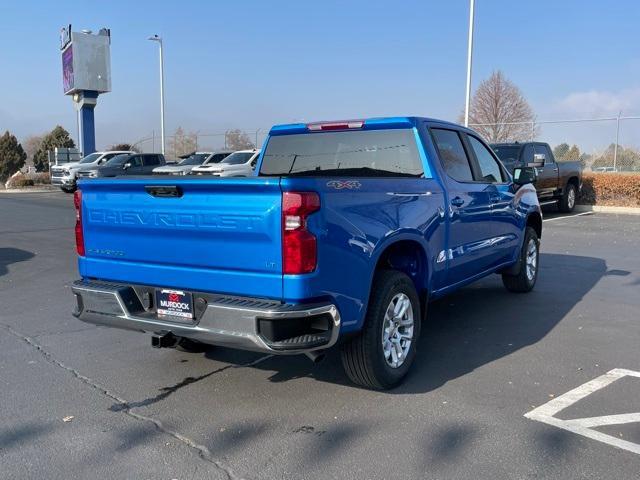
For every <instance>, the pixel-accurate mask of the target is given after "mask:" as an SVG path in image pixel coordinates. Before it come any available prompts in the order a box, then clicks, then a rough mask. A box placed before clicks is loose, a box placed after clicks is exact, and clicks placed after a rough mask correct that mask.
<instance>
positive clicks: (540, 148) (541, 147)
mask: <svg viewBox="0 0 640 480" xmlns="http://www.w3.org/2000/svg"><path fill="white" fill-rule="evenodd" d="M535 149H536V153H542V154H544V156H545V157H546V158H545V161H544V163H553V155H551V152H550V151H549V147H547V146H546V145H540V144H536V146H535Z"/></svg>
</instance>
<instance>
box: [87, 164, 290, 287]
mask: <svg viewBox="0 0 640 480" xmlns="http://www.w3.org/2000/svg"><path fill="white" fill-rule="evenodd" d="M154 187H165V191H164V192H162V191H160V195H159V194H158V191H159V189H158V188H154ZM166 187H168V190H167V188H166ZM174 187H175V188H174ZM80 189H81V191H82V204H83V210H82V218H83V230H84V240H85V251H86V256H85V257H80V259H79V267H80V273H81V275H82V276H83V277H89V278H99V279H105V280H112V281H121V282H126V283H128V284H145V285H154V286H161V287H174V288H180V289H185V290H197V291H207V292H219V293H225V294H231V295H240V296H242V295H251V296H260V297H267V298H274V299H281V298H282V247H281V202H282V199H281V197H282V195H281V190H280V184H279V179H277V178H271V179H268V178H238V179H235V178H233V179H224V180H221V179H204V178H202V177H199V178H197V179H182V178H181V179H175V178H172V179H158V180H156V179H153V178H138V179H117V178H115V179H104V180H102V179H98V180H91V181H86V182H82V183H81V186H80ZM167 191H168V192H169V193H171V192H173V191H176V192H177V195H178V196H167ZM163 194H164V195H163Z"/></svg>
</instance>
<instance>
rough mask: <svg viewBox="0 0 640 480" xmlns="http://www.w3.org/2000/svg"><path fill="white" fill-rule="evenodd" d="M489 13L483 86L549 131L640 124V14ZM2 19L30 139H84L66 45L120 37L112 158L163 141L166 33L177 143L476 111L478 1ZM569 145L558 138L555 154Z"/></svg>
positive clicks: (144, 8) (66, 11)
mask: <svg viewBox="0 0 640 480" xmlns="http://www.w3.org/2000/svg"><path fill="white" fill-rule="evenodd" d="M476 10H477V15H476V37H475V40H476V41H475V56H474V78H473V84H474V85H477V84H478V83H479V81H480V80H481V79H483V78H485V77H487V76H488V75H489V74H490V73H491V71H492V70H494V69H501V70H503V71H504V73H505V74H506V75H507V77H509V78H510V79H511V80H513V81H514V82H515V83H516V84H517V85H518V86H519V87H520V88H521V89H522V91H523V92H524V94H525V96H526V97H527V98H528V99H529V101H530V102H531V104H532V106H533V108H534V110H535V112H536V114H537V116H538V118H539V119H556V118H576V117H588V116H602V115H611V114H615V113H616V112H617V111H618V110H619V109H623V110H624V113H626V114H640V49H639V48H638V32H639V30H640V2H638V1H637V0H617V1H609V2H602V1H578V0H575V1H569V0H567V1H561V2H560V1H553V0H536V1H533V0H532V1H526V2H525V1H517V2H514V1H508V0H477V1H476ZM0 12H1V14H0V45H2V47H0V72H1V74H0V92H2V93H0V130H5V129H9V130H11V131H13V132H15V133H16V135H18V137H20V138H24V137H25V136H27V135H29V134H32V133H41V132H43V131H45V130H48V129H50V128H52V127H53V126H54V125H55V124H57V123H60V124H62V125H63V126H65V127H66V128H67V129H69V131H70V132H72V134H73V136H74V137H75V133H76V124H75V114H74V110H73V107H72V103H71V100H70V99H69V98H68V97H65V96H64V95H63V94H62V73H61V60H60V52H59V39H58V35H59V30H60V27H61V26H63V25H65V24H68V23H72V24H73V27H74V30H76V31H78V30H81V29H84V28H90V29H93V30H94V31H97V30H98V29H99V28H100V27H103V26H106V27H109V28H111V32H112V49H111V57H112V84H113V91H112V92H111V93H108V94H106V95H103V96H101V97H100V99H99V103H98V107H97V109H96V123H97V144H98V147H104V146H106V145H108V144H110V143H112V142H116V141H135V140H137V139H139V138H141V137H143V136H145V135H148V134H149V133H150V132H151V131H152V130H154V129H155V130H156V132H157V131H158V129H159V120H158V119H159V112H158V88H159V87H158V71H157V70H158V58H157V47H156V45H155V44H154V43H152V42H149V41H147V40H146V38H147V37H148V36H149V35H151V34H154V33H158V34H160V35H161V36H163V37H164V39H165V67H166V96H167V113H166V116H167V131H168V132H170V131H173V130H174V129H175V128H176V127H177V126H178V125H181V126H183V127H184V128H185V129H186V130H190V131H196V130H198V131H200V132H206V133H209V132H215V131H222V130H224V129H227V128H234V127H238V128H243V129H246V130H251V129H255V128H257V127H268V126H270V125H272V124H273V123H281V122H289V121H297V120H317V119H335V118H345V117H347V118H355V117H367V116H380V115H397V114H416V115H426V116H433V117H439V118H444V119H451V120H454V119H455V118H456V117H457V115H458V114H459V113H460V111H461V109H462V106H463V101H464V84H465V67H466V45H467V36H466V34H467V19H468V1H467V0H450V1H442V0H440V1H429V0H420V1H395V2H390V1H374V0H367V1H337V0H323V1H317V2H313V1H308V2H307V1H305V2H300V1H288V2H285V1H277V0H274V1H257V0H256V1H248V0H234V1H201V2H192V1H186V0H184V1H181V2H163V1H154V2H150V1H134V0H129V1H126V2H124V1H119V0H109V1H102V2H72V1H64V0H58V1H55V2H45V1H41V2H18V1H13V0H12V1H7V0H0ZM632 123H633V122H629V124H628V126H626V127H625V128H626V129H627V130H628V131H629V133H628V135H627V137H625V135H624V134H625V132H624V131H623V138H622V142H623V143H624V140H625V139H627V140H628V141H629V142H630V141H631V140H632V136H631V130H632V128H631V127H632ZM633 126H635V130H640V121H638V122H635V125H633ZM607 128H609V127H607ZM558 131H559V130H558V129H556V130H553V131H552V130H551V129H549V130H544V131H543V133H544V134H547V135H548V136H549V140H550V141H551V142H552V143H553V142H555V141H559V139H560V137H562V135H560V134H559V133H558ZM566 132H571V133H567V137H571V138H568V140H569V141H572V139H573V141H580V142H592V143H593V142H599V143H602V144H605V143H610V142H611V141H612V140H610V138H609V137H610V135H609V134H607V136H606V138H605V137H603V138H596V139H594V135H593V134H587V133H585V132H587V129H586V128H583V129H579V131H578V130H575V129H569V128H568V129H566ZM634 141H636V140H635V139H634ZM637 141H640V139H638V140H637ZM637 141H636V143H637Z"/></svg>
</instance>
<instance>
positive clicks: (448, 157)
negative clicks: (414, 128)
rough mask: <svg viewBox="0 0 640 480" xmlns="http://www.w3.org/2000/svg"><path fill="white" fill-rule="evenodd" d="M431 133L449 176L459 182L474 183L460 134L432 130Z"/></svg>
mask: <svg viewBox="0 0 640 480" xmlns="http://www.w3.org/2000/svg"><path fill="white" fill-rule="evenodd" d="M431 133H432V135H433V139H434V141H435V144H436V147H437V149H438V154H439V155H440V161H441V162H442V167H443V168H444V170H445V172H447V175H449V176H450V177H451V178H453V179H454V180H457V181H458V182H472V181H473V174H472V173H471V166H470V165H469V159H468V158H467V154H466V152H465V150H464V147H463V146H462V140H460V135H458V132H456V131H455V130H444V129H441V128H432V129H431Z"/></svg>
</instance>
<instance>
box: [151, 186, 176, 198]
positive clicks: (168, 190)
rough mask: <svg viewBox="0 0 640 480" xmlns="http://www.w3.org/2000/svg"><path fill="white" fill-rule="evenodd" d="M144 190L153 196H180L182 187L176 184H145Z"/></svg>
mask: <svg viewBox="0 0 640 480" xmlns="http://www.w3.org/2000/svg"><path fill="white" fill-rule="evenodd" d="M144 189H145V190H146V192H147V193H148V194H149V195H151V196H153V197H162V198H171V197H174V198H175V197H181V196H182V189H181V188H180V187H178V186H177V185H145V187H144Z"/></svg>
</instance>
